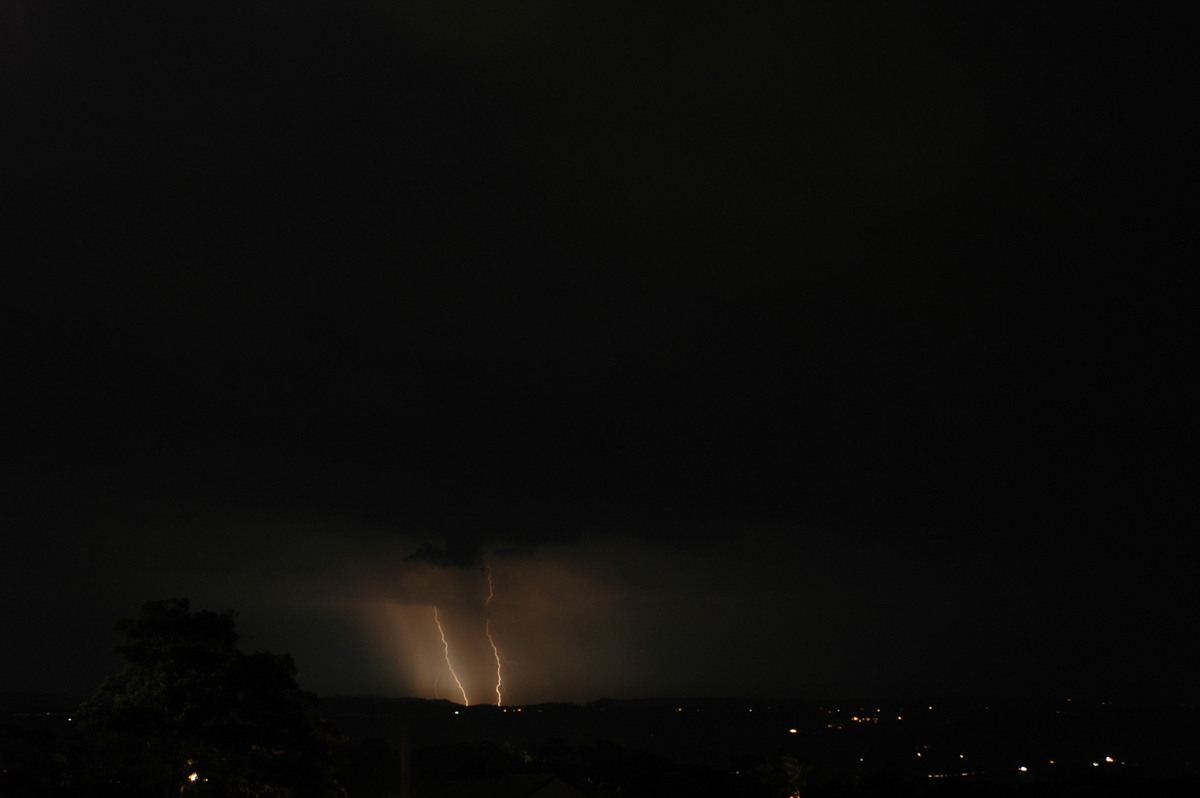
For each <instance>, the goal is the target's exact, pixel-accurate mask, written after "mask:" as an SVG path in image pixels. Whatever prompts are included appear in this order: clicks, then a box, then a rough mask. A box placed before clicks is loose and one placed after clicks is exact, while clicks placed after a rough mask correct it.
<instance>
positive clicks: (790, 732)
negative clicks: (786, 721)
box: [788, 729, 796, 734]
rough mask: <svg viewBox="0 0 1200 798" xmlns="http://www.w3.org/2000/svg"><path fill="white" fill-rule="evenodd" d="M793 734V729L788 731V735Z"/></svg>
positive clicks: (794, 731)
mask: <svg viewBox="0 0 1200 798" xmlns="http://www.w3.org/2000/svg"><path fill="white" fill-rule="evenodd" d="M795 733H796V730H795V729H788V734H795Z"/></svg>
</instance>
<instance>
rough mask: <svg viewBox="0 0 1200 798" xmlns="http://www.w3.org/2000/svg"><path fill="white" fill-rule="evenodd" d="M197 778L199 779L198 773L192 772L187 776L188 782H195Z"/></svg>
mask: <svg viewBox="0 0 1200 798" xmlns="http://www.w3.org/2000/svg"><path fill="white" fill-rule="evenodd" d="M198 778H200V774H199V773H195V772H192V773H189V774H188V781H195V780H196V779H198Z"/></svg>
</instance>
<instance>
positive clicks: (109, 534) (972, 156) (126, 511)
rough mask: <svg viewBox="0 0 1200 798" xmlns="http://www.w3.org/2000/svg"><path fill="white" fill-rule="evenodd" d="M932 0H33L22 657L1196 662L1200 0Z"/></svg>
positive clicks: (1151, 681)
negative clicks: (147, 626)
mask: <svg viewBox="0 0 1200 798" xmlns="http://www.w3.org/2000/svg"><path fill="white" fill-rule="evenodd" d="M101 5H104V6H109V5H116V6H118V8H111V7H106V8H97V6H101ZM909 5H910V4H864V3H842V2H839V3H804V2H791V3H787V4H778V5H776V4H766V3H755V4H729V3H724V4H707V3H696V4H688V5H687V7H686V10H685V9H682V8H673V9H670V10H662V11H658V10H650V9H647V8H641V9H639V10H636V11H635V10H624V9H620V8H614V7H609V6H606V5H605V4H581V3H558V2H549V1H548V0H545V1H544V0H513V1H512V2H507V3H502V4H492V3H485V2H466V1H465V0H457V1H452V0H439V2H432V1H431V2H398V1H396V2H389V1H388V0H377V1H376V2H365V0H356V1H354V2H350V1H349V0H343V1H342V2H339V3H320V2H315V1H313V0H309V1H308V2H304V1H300V0H298V1H297V2H288V3H284V2H273V3H267V2H259V3H251V2H247V3H237V4H219V3H208V2H174V3H163V2H153V3H151V2H129V3H122V4H83V3H79V4H55V3H41V2H33V1H32V0H29V2H23V1H22V0H0V103H2V107H3V112H2V121H0V169H2V174H0V202H2V207H0V211H2V213H3V215H2V217H0V224H2V226H3V243H2V247H3V252H4V254H3V256H2V259H3V261H4V263H5V264H6V265H5V267H4V269H3V271H4V273H5V278H4V281H5V288H4V291H3V292H2V295H3V297H4V305H5V310H4V314H3V318H4V328H5V330H6V332H5V334H4V352H5V363H6V365H4V367H3V371H4V379H3V383H4V388H3V392H2V395H3V397H4V406H5V412H4V440H3V442H2V451H3V452H4V462H5V463H6V466H7V467H6V469H5V471H6V474H7V476H6V477H5V490H4V493H5V494H6V497H5V498H4V500H3V506H2V508H0V512H2V518H3V521H2V525H3V529H4V535H3V549H2V551H0V591H2V594H0V595H2V599H3V610H2V615H0V640H3V641H4V644H3V647H2V648H3V652H4V653H3V654H0V687H2V688H3V689H28V690H65V691H77V692H81V693H86V692H89V691H90V690H91V689H92V688H94V687H95V686H96V685H97V684H98V683H99V681H100V679H101V678H102V677H103V676H104V675H106V674H107V673H109V672H111V671H112V670H113V668H114V667H115V662H116V661H115V658H114V657H113V655H112V654H111V653H109V649H110V648H111V646H112V645H114V644H115V643H116V642H117V641H116V638H115V636H114V635H113V634H112V632H111V626H112V623H113V622H114V621H115V620H116V619H117V618H118V617H122V616H130V615H133V614H136V613H137V612H138V609H139V608H140V606H141V605H142V604H143V603H144V602H146V601H149V600H152V599H158V598H170V597H186V598H189V599H191V602H192V606H193V607H195V608H203V609H214V610H225V609H236V610H237V611H238V628H239V630H240V631H241V633H242V635H243V638H242V646H243V648H244V649H245V650H248V651H249V650H256V649H268V650H272V651H276V652H290V653H292V654H293V655H294V656H295V658H296V662H297V665H298V668H299V675H298V676H299V681H300V683H301V684H302V685H303V686H304V687H306V688H308V689H311V690H314V691H316V692H318V693H321V694H337V693H341V694H369V693H374V694H380V695H396V696H404V695H413V696H422V697H434V696H440V697H442V698H451V699H454V700H461V699H462V695H461V694H460V693H459V692H458V689H457V687H456V686H455V685H454V684H453V682H452V680H451V678H450V674H449V673H448V672H447V669H446V663H445V658H444V649H443V646H442V642H441V640H440V639H439V638H438V636H437V628H436V625H435V623H434V616H433V613H434V607H437V608H438V613H439V619H440V620H441V621H442V622H443V628H444V630H445V633H446V637H447V640H446V643H447V645H449V647H450V651H451V655H452V659H453V662H454V663H455V665H456V669H457V671H458V673H459V676H460V677H462V681H463V682H464V689H465V690H466V692H467V693H468V697H469V700H470V701H471V703H479V702H485V701H494V700H495V698H496V697H495V689H494V688H495V667H496V663H495V654H494V653H493V651H492V649H491V647H490V645H489V642H488V637H487V633H488V632H491V633H492V635H493V640H494V641H495V643H496V644H497V648H498V649H499V651H500V652H501V661H502V666H503V678H504V693H505V695H504V700H505V701H507V702H512V703H533V702H541V701H551V700H566V701H579V702H582V701H589V700H593V699H597V698H601V697H611V698H633V697H649V696H657V697H667V696H701V695H752V696H779V697H784V696H789V697H801V698H804V697H813V698H820V697H854V696H895V697H919V696H926V695H939V696H941V695H1001V696H1020V695H1029V694H1037V695H1072V694H1114V695H1115V694H1133V695H1141V694H1154V695H1168V696H1176V695H1179V696H1184V695H1186V696H1190V697H1193V698H1194V697H1196V696H1197V682H1196V677H1195V674H1196V673H1198V672H1200V661H1198V658H1197V654H1196V649H1195V647H1194V640H1193V638H1194V632H1193V631H1192V625H1193V624H1194V623H1195V620H1196V609H1197V606H1198V605H1200V601H1198V599H1200V596H1198V589H1197V579H1196V576H1195V562H1196V554H1197V550H1196V549H1197V547H1196V544H1195V542H1194V538H1195V529H1196V519H1195V512H1194V505H1195V498H1194V497H1195V477H1196V474H1195V467H1194V450H1193V449H1192V444H1191V441H1192V440H1193V438H1194V432H1195V404H1194V402H1193V401H1192V399H1191V398H1190V397H1189V396H1188V393H1187V390H1186V386H1187V384H1188V382H1189V381H1190V380H1189V373H1190V372H1193V371H1194V370H1195V365H1194V353H1193V352H1192V351H1190V350H1189V348H1187V347H1185V346H1184V345H1183V344H1182V343H1181V342H1182V341H1183V340H1185V339H1186V337H1187V333H1188V331H1189V330H1190V328H1191V327H1193V326H1194V325H1193V313H1194V311H1193V307H1192V305H1193V302H1192V300H1191V299H1190V298H1189V294H1190V292H1191V290H1192V285H1191V278H1190V277H1189V276H1188V275H1187V274H1186V272H1187V270H1188V268H1189V267H1191V266H1193V265H1194V264H1193V263H1192V261H1194V247H1186V248H1185V246H1184V245H1185V243H1186V242H1187V241H1188V239H1189V237H1190V238H1191V240H1192V242H1193V243H1194V232H1195V222H1194V217H1192V216H1190V215H1188V218H1187V219H1186V223H1185V218H1184V217H1185V215H1187V214H1186V213H1185V206H1184V204H1183V203H1182V202H1181V201H1180V198H1181V197H1184V196H1189V195H1192V194H1193V192H1194V188H1195V186H1196V177H1197V168H1196V166H1197V164H1196V147H1195V141H1196V134H1197V131H1196V129H1195V126H1194V123H1192V122H1187V121H1185V120H1186V119H1187V118H1188V117H1189V116H1190V114H1189V113H1188V112H1189V111H1190V110H1191V109H1190V108H1189V107H1188V106H1189V105H1191V103H1188V102H1186V101H1185V98H1186V97H1187V96H1188V93H1187V91H1180V90H1179V88H1178V86H1177V85H1176V83H1177V82H1178V81H1179V80H1180V77H1181V76H1182V75H1183V74H1185V73H1186V70H1187V69H1188V67H1187V64H1186V61H1187V57H1186V53H1187V51H1188V46H1187V43H1186V42H1184V41H1183V39H1184V34H1183V32H1182V31H1181V30H1178V28H1180V27H1181V26H1180V25H1179V24H1178V22H1177V21H1174V20H1172V19H1170V18H1169V16H1168V15H1167V14H1166V12H1165V11H1159V10H1156V9H1153V8H1146V7H1144V6H1139V5H1137V4H1107V3H1095V4H1086V5H1083V4H1081V5H1080V6H1078V7H1076V8H1073V9H1069V10H1057V6H1055V5H1054V4H1045V3H1037V4H1034V3H1030V4H1023V3H973V4H954V5H969V6H970V8H969V9H961V8H951V7H950V4H947V6H946V7H945V8H940V10H931V9H930V8H928V7H924V6H925V4H918V5H920V6H922V7H921V8H911V7H906V6H909ZM1188 251H1190V252H1191V254H1192V257H1190V258H1189V257H1188ZM489 579H490V580H491V581H490V588H489ZM489 589H491V590H492V591H494V594H493V595H492V598H491V600H490V601H489V600H488V596H489Z"/></svg>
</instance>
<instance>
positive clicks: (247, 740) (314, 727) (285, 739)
mask: <svg viewBox="0 0 1200 798" xmlns="http://www.w3.org/2000/svg"><path fill="white" fill-rule="evenodd" d="M116 631H117V632H118V633H119V634H121V635H122V636H123V637H124V638H125V641H126V642H125V643H123V644H122V645H120V646H118V647H117V649H116V650H117V652H118V653H119V654H120V655H121V657H122V659H123V660H124V662H125V667H124V669H123V670H122V671H121V672H120V673H117V674H115V675H113V676H111V677H109V678H108V679H107V680H105V682H104V683H103V684H102V685H101V686H100V689H99V690H98V691H97V692H96V694H95V695H94V696H93V697H92V698H90V699H89V700H88V701H86V702H84V704H83V706H81V708H80V721H81V723H82V725H83V727H84V728H85V729H87V730H89V732H90V733H91V743H92V748H91V760H90V762H89V763H88V767H87V768H86V770H87V774H88V775H87V780H88V781H89V782H90V785H91V788H92V789H94V791H95V792H96V793H97V794H100V795H110V794H111V795H129V796H141V795H146V796H158V795H167V794H170V795H176V794H180V795H182V794H185V793H187V794H192V795H196V796H275V797H277V798H293V797H295V798H300V797H301V796H337V795H340V794H342V792H343V791H342V789H341V787H340V786H339V785H338V783H337V782H336V780H334V778H333V776H332V774H333V769H334V756H333V743H334V737H333V733H332V729H331V728H329V727H328V725H327V724H325V723H323V722H322V721H321V720H320V719H319V718H318V717H317V716H316V714H315V711H314V707H315V703H316V699H315V697H314V696H313V695H311V694H309V693H306V692H304V691H303V690H301V689H300V687H299V686H298V685H297V684H296V679H295V675H296V669H295V665H294V664H293V662H292V659H291V657H290V656H288V655H286V654H284V655H280V654H272V653H269V652H264V651H259V652H255V653H253V654H249V655H247V654H243V653H242V652H241V651H240V650H238V648H237V639H238V636H237V633H236V632H235V631H234V615H233V613H232V612H225V613H215V612H208V611H202V612H192V611H191V610H190V609H189V606H188V602H187V600H180V599H172V600H166V601H155V602H151V603H149V604H147V605H146V606H145V607H144V608H143V610H142V616H141V617H140V618H134V619H123V620H121V621H119V622H118V623H117V625H116Z"/></svg>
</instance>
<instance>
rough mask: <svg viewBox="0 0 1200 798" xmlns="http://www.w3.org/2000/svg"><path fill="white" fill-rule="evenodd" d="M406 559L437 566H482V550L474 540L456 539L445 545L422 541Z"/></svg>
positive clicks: (468, 567)
mask: <svg viewBox="0 0 1200 798" xmlns="http://www.w3.org/2000/svg"><path fill="white" fill-rule="evenodd" d="M405 559H406V560H409V561H415V562H423V563H428V564H429V565H436V566H437V567H438V568H464V569H471V568H483V551H482V550H481V549H480V547H479V544H478V543H476V542H474V541H466V540H456V541H452V542H450V543H448V544H446V545H445V546H438V545H436V544H433V543H422V544H421V545H420V546H418V547H417V550H416V551H414V552H413V553H412V554H409V555H408V556H407V557H405Z"/></svg>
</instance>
